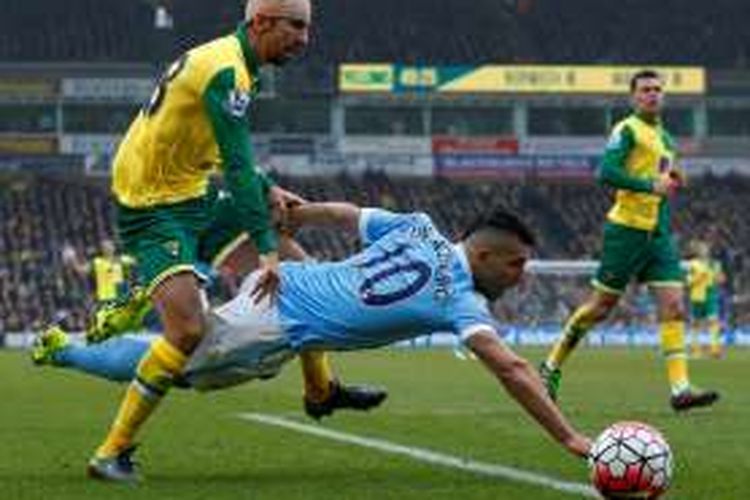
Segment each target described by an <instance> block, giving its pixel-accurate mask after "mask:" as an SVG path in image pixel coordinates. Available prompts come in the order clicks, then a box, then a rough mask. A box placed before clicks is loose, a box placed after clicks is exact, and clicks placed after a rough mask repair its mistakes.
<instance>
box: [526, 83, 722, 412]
mask: <svg viewBox="0 0 750 500" xmlns="http://www.w3.org/2000/svg"><path fill="white" fill-rule="evenodd" d="M630 91H631V97H632V102H633V107H634V112H633V113H632V114H631V115H630V116H628V117H627V118H625V119H624V120H622V121H620V122H619V123H618V124H616V125H615V127H614V130H613V131H612V134H611V136H610V139H609V143H608V144H607V148H606V151H605V154H604V159H603V162H602V165H601V169H600V173H599V175H600V180H601V181H602V183H603V184H605V185H607V186H610V187H613V188H615V189H616V195H615V203H614V206H613V207H612V209H611V210H610V211H609V213H608V214H607V222H606V224H605V226H604V243H603V248H602V253H601V262H600V265H599V269H598V270H597V272H596V276H595V278H594V280H593V282H592V285H593V287H594V290H593V292H592V294H591V295H590V296H589V298H588V300H586V301H585V302H584V303H583V304H582V305H581V306H580V307H579V308H578V309H577V310H576V311H575V312H574V313H573V314H572V315H571V316H570V318H569V319H568V321H567V322H566V324H565V326H564V329H563V332H562V335H561V336H560V338H559V339H558V341H557V342H556V343H555V345H554V347H553V348H552V350H551V352H550V353H549V355H548V357H547V359H546V361H544V362H543V363H542V365H541V367H540V372H541V375H542V378H543V379H544V381H545V384H546V386H547V390H548V391H549V393H550V396H552V398H553V399H554V398H556V397H557V393H558V390H559V385H560V377H561V372H560V368H561V367H562V365H563V363H564V362H565V360H566V359H567V357H568V356H569V354H570V353H571V352H572V351H573V349H575V347H576V345H577V344H578V342H579V341H580V340H581V339H582V338H583V336H584V335H586V333H587V332H588V331H589V330H590V329H591V328H593V327H594V326H595V325H596V324H597V323H599V322H601V321H603V320H604V319H605V318H606V317H607V316H608V315H609V313H610V312H611V311H612V309H613V308H614V307H615V305H617V303H618V301H619V299H620V296H621V295H622V293H623V292H624V290H625V288H626V287H627V285H628V283H629V282H630V280H631V279H633V278H635V279H637V280H638V281H640V282H643V283H647V284H648V285H649V286H650V287H651V289H652V291H653V293H654V295H655V298H656V307H657V318H658V321H659V330H660V335H661V345H662V350H663V353H664V357H665V360H666V364H667V375H668V377H669V383H670V387H671V398H670V403H671V405H672V407H673V408H674V409H675V410H677V411H680V410H687V409H689V408H692V407H697V406H707V405H711V404H713V403H714V402H715V401H716V400H717V399H718V397H719V395H718V393H716V392H714V391H699V390H697V389H695V388H693V387H692V386H691V385H690V380H689V378H688V366H687V356H686V353H685V319H686V318H685V306H684V304H683V300H684V293H683V288H684V286H683V273H682V270H681V268H680V258H679V254H678V252H677V249H676V245H675V242H674V240H673V237H672V233H671V229H670V216H669V204H668V200H667V197H668V196H669V195H670V194H671V193H672V192H673V191H675V190H677V189H679V187H680V186H681V185H682V183H683V182H684V179H683V176H682V174H681V172H680V171H678V170H677V168H676V166H675V146H674V141H673V140H672V138H671V137H670V135H669V134H668V133H667V131H666V130H665V129H664V127H663V125H662V122H661V116H660V115H661V110H662V107H663V97H664V92H663V82H662V79H661V78H660V76H659V75H658V74H657V73H656V72H654V71H650V70H644V71H640V72H638V73H636V74H635V75H634V76H633V77H632V79H631V81H630Z"/></svg>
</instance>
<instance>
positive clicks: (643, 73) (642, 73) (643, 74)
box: [630, 69, 661, 94]
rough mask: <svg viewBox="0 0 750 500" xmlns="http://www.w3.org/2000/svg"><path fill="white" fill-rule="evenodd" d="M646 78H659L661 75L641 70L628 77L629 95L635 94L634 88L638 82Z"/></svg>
mask: <svg viewBox="0 0 750 500" xmlns="http://www.w3.org/2000/svg"><path fill="white" fill-rule="evenodd" d="M646 78H659V79H661V75H660V74H659V73H658V72H656V71H654V70H653V69H642V70H640V71H639V72H637V73H636V74H634V75H633V76H632V77H630V93H631V94H632V93H633V92H635V87H636V86H637V85H638V80H645V79H646Z"/></svg>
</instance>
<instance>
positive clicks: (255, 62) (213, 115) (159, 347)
mask: <svg viewBox="0 0 750 500" xmlns="http://www.w3.org/2000/svg"><path fill="white" fill-rule="evenodd" d="M246 19H247V21H246V22H243V23H241V24H240V26H239V27H238V28H237V30H236V32H235V33H233V34H231V35H228V36H224V37H221V38H218V39H216V40H214V41H212V42H209V43H206V44H204V45H201V46H198V47H196V48H194V49H192V50H190V51H188V52H186V53H185V54H184V55H183V56H182V57H181V58H179V59H178V60H177V61H176V62H175V63H173V64H172V65H171V66H170V67H169V69H168V70H167V71H166V73H165V75H164V77H163V78H162V79H161V81H160V82H159V84H158V86H157V89H156V91H155V92H154V94H153V96H152V98H151V100H150V102H149V103H148V105H147V106H145V107H144V109H143V110H142V111H141V113H139V115H138V116H137V118H136V119H135V120H134V122H133V123H132V124H131V126H130V128H129V130H128V132H127V134H126V135H125V138H124V139H123V141H122V143H121V144H120V147H119V148H118V151H117V154H116V156H115V160H114V171H113V184H112V191H113V194H114V196H115V201H116V205H117V228H118V233H119V236H120V239H121V240H122V242H123V245H124V248H125V251H126V252H128V253H129V254H131V255H133V257H135V258H136V260H137V262H138V276H139V278H140V280H141V282H142V283H143V284H144V285H145V286H146V292H147V295H148V296H150V298H151V300H152V301H153V303H154V305H155V307H156V310H157V312H158V314H159V317H160V320H161V323H162V325H163V329H164V334H163V336H162V337H160V338H159V339H158V340H157V341H155V342H154V343H153V344H152V345H151V347H150V348H149V351H148V352H147V353H146V355H145V356H144V357H143V359H142V360H141V362H140V364H139V365H138V369H137V373H136V377H135V378H134V379H133V381H132V383H131V384H130V385H129V387H128V388H127V389H126V393H125V397H124V399H123V402H122V404H121V406H120V409H119V411H118V413H117V416H116V417H115V420H114V422H113V424H112V426H111V428H110V431H109V433H108V435H107V436H106V438H105V440H104V441H103V442H102V444H101V445H100V446H99V447H98V449H97V450H96V452H95V453H94V456H93V457H92V458H91V460H90V461H89V466H88V472H89V474H90V475H91V476H93V477H100V478H105V479H112V480H117V479H121V475H122V468H121V463H122V462H123V460H125V457H127V456H128V455H129V454H130V453H131V451H132V447H133V439H134V437H135V434H136V432H137V431H138V430H139V429H140V427H141V426H142V425H143V424H144V423H145V421H146V420H147V419H148V418H149V416H150V415H151V413H152V412H153V410H154V409H155V408H156V406H157V405H158V403H159V402H160V400H161V399H162V398H163V396H164V395H165V394H166V393H167V392H168V390H169V388H170V386H171V385H172V383H173V380H174V379H175V377H177V376H178V375H179V374H180V373H181V372H182V370H183V368H184V367H185V364H186V363H187V360H188V358H189V356H190V354H191V353H192V352H193V350H194V349H195V347H196V346H197V345H198V344H199V343H200V341H201V339H202V338H203V335H204V334H205V331H206V317H205V315H204V312H203V311H204V309H203V303H204V299H203V296H202V294H201V291H200V287H199V277H198V275H197V271H196V267H195V266H196V262H197V252H198V248H199V246H200V244H201V242H202V241H203V240H204V239H205V238H206V237H207V234H206V231H207V229H208V227H209V223H210V222H211V200H209V198H208V196H207V188H208V178H209V176H210V175H212V173H213V172H214V171H215V170H217V169H220V170H221V172H222V174H223V177H224V180H225V185H226V187H227V189H228V192H229V194H230V196H231V197H232V200H233V202H234V203H235V205H236V212H237V215H238V219H239V220H240V221H241V222H242V223H243V224H244V225H245V226H244V227H245V231H246V232H247V234H248V235H249V236H250V238H251V239H252V241H253V243H254V245H255V247H256V248H257V250H258V253H259V255H260V271H259V272H260V275H259V276H260V277H259V279H258V281H257V291H258V292H259V295H258V296H257V299H258V300H262V299H264V298H268V297H272V296H273V295H274V294H275V292H276V289H277V287H278V282H279V269H278V267H279V262H278V261H279V259H278V253H277V238H276V233H275V231H274V229H273V228H272V225H271V221H270V220H269V214H268V209H267V207H266V200H265V198H264V196H263V192H262V186H261V184H260V183H259V182H258V178H257V173H256V171H255V167H254V164H253V158H252V153H251V146H250V141H249V136H248V124H249V123H248V109H249V106H250V103H251V102H252V100H253V99H254V98H255V97H256V96H257V93H258V90H259V67H260V65H262V64H276V65H281V64H284V63H285V62H287V61H288V60H290V59H291V58H293V57H294V56H295V55H297V54H299V53H300V52H301V51H303V50H304V48H305V47H306V46H307V43H308V36H309V35H308V30H309V25H310V4H309V0H255V1H252V2H249V3H248V4H247V9H246Z"/></svg>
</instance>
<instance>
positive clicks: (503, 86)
mask: <svg viewBox="0 0 750 500" xmlns="http://www.w3.org/2000/svg"><path fill="white" fill-rule="evenodd" d="M641 69H644V68H643V67H640V66H594V65H591V66H584V65H571V66H551V65H550V66H547V65H506V66H503V65H487V66H406V65H396V64H345V65H342V66H341V67H340V68H339V89H340V90H341V91H342V92H345V93H346V92H374V93H396V94H399V93H412V92H437V93H505V94H551V93H554V94H581V95H583V94H626V93H628V90H629V82H630V77H631V76H632V75H633V74H634V73H636V72H637V71H639V70H641ZM648 69H654V70H656V71H657V72H658V73H659V74H660V75H662V77H663V78H664V80H665V86H666V91H667V92H668V93H669V94H685V95H700V94H704V93H705V92H706V71H705V69H704V68H701V67H696V66H659V67H648Z"/></svg>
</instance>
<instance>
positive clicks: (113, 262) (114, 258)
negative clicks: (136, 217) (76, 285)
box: [63, 239, 135, 305]
mask: <svg viewBox="0 0 750 500" xmlns="http://www.w3.org/2000/svg"><path fill="white" fill-rule="evenodd" d="M63 262H64V263H65V264H66V265H68V266H70V267H71V268H72V269H74V270H75V271H76V272H77V273H78V274H79V275H81V276H82V277H86V278H88V276H89V275H90V274H92V275H93V277H94V298H95V299H96V302H97V304H98V305H103V304H107V303H111V302H113V301H115V300H117V299H118V298H120V297H122V296H123V295H125V294H126V292H127V290H126V288H127V274H128V271H129V269H130V268H131V267H132V266H133V264H134V263H135V261H134V260H133V258H132V257H130V256H129V255H118V254H117V251H116V249H115V244H114V243H113V242H112V240H109V239H104V240H102V242H101V253H100V254H99V255H96V256H95V257H94V258H93V259H91V261H85V260H81V259H79V258H78V257H77V256H76V254H75V250H73V249H72V248H69V249H65V250H63Z"/></svg>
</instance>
